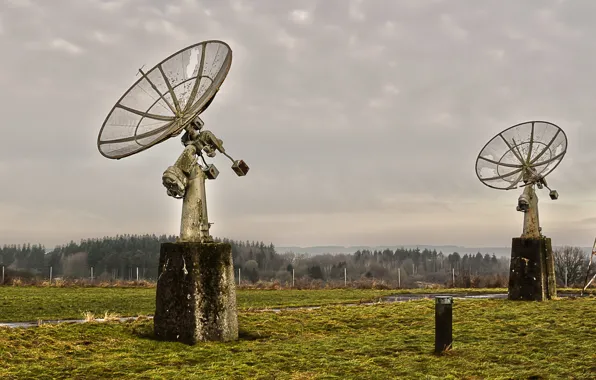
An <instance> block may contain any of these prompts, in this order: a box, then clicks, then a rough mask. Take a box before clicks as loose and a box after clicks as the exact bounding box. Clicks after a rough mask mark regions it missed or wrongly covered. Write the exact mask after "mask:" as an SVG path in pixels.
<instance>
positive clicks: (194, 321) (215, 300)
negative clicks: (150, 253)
mask: <svg viewBox="0 0 596 380" xmlns="http://www.w3.org/2000/svg"><path fill="white" fill-rule="evenodd" d="M158 276H159V277H158V280H157V295H156V308H155V317H154V330H155V336H156V338H157V339H160V340H167V341H178V342H183V343H186V344H195V343H197V342H201V341H231V340H236V339H238V314H237V311H236V286H235V283H234V266H233V263H232V247H231V245H230V244H227V243H194V242H179V243H163V244H162V245H161V252H160V257H159V269H158Z"/></svg>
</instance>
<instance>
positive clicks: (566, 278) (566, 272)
mask: <svg viewBox="0 0 596 380" xmlns="http://www.w3.org/2000/svg"><path fill="white" fill-rule="evenodd" d="M565 287H567V267H565Z"/></svg>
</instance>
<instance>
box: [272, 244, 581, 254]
mask: <svg viewBox="0 0 596 380" xmlns="http://www.w3.org/2000/svg"><path fill="white" fill-rule="evenodd" d="M416 247H418V248H420V249H421V250H423V249H425V248H426V249H429V250H431V251H432V250H433V249H436V250H437V252H443V254H445V255H448V254H451V253H453V252H458V253H459V254H461V255H463V254H466V253H467V254H476V253H478V252H480V253H482V254H485V253H488V254H489V255H492V254H493V253H494V254H495V255H496V256H497V257H509V256H510V255H511V247H464V246H457V245H400V244H396V245H378V246H365V245H354V246H348V247H344V246H340V245H323V246H314V247H276V251H277V252H278V253H286V252H294V253H301V254H307V255H320V254H325V253H330V254H338V253H354V252H356V251H357V250H364V249H367V250H370V251H374V250H381V251H382V250H384V249H391V250H395V249H396V248H406V249H415V248H416ZM553 248H556V247H553ZM581 248H582V249H583V250H584V251H585V252H586V253H589V252H591V251H592V247H581Z"/></svg>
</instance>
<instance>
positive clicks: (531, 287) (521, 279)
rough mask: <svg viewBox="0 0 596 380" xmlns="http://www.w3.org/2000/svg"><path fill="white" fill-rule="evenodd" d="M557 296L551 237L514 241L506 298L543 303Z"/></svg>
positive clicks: (514, 239) (515, 239) (516, 239)
mask: <svg viewBox="0 0 596 380" xmlns="http://www.w3.org/2000/svg"><path fill="white" fill-rule="evenodd" d="M556 296H557V288H556V281H555V266H554V258H553V253H552V246H551V240H550V238H542V239H526V238H513V241H512V244H511V264H510V270H509V299H510V300H524V301H544V300H547V299H551V298H553V297H556Z"/></svg>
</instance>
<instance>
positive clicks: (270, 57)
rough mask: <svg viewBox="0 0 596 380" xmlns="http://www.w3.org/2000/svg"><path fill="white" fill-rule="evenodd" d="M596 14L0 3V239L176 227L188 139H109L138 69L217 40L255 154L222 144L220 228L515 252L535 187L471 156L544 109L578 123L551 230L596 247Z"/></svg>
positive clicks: (280, 240) (227, 131) (563, 239)
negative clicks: (238, 166) (507, 185)
mask: <svg viewBox="0 0 596 380" xmlns="http://www.w3.org/2000/svg"><path fill="white" fill-rule="evenodd" d="M166 4H167V5H166ZM595 17H596V2H594V1H593V0H584V1H580V0H576V1H562V0H559V1H555V0H548V1H546V0H534V1H530V0H528V1H523V2H521V1H514V0H510V1H502V0H492V1H489V0H486V1H479V0H468V1H463V0H449V1H447V0H443V1H440V0H393V1H390V0H377V1H373V0H369V1H366V0H361V1H353V0H351V1H347V0H319V1H314V0H300V1H297V0H284V1H279V0H258V1H242V0H211V1H207V0H174V1H168V2H165V1H158V0H112V1H102V0H52V1H47V0H43V1H42V0H2V1H1V3H0V52H1V53H0V54H1V58H2V59H0V87H1V88H2V91H1V92H0V100H1V101H0V115H2V122H1V124H0V131H1V133H0V175H1V176H2V177H1V178H2V180H1V181H0V244H3V243H21V242H27V241H28V242H32V243H33V242H41V243H44V244H46V246H50V247H51V246H53V245H55V244H60V243H63V242H67V241H69V240H71V239H73V240H79V239H81V238H86V237H101V236H105V235H114V234H117V233H172V234H175V233H178V230H179V219H180V211H181V204H182V202H181V201H179V200H176V199H173V198H170V197H168V196H167V195H166V191H165V189H164V188H163V186H162V185H161V175H162V173H163V171H164V170H165V169H166V168H167V167H168V166H169V165H171V164H172V163H173V162H174V161H175V159H176V158H177V156H178V154H179V153H180V152H181V149H182V146H181V144H180V141H179V140H178V138H175V139H171V140H169V141H167V142H164V143H162V144H159V145H157V146H155V147H153V148H152V149H150V150H148V151H144V152H141V153H139V154H138V155H135V156H131V157H128V158H125V159H122V160H119V161H116V160H109V159H106V158H104V157H103V156H101V155H100V153H99V152H98V150H97V146H96V139H97V133H98V131H99V128H100V127H101V125H102V123H103V121H104V119H105V117H106V116H107V114H108V112H109V111H110V109H111V107H112V105H113V103H114V102H115V101H116V100H117V99H118V98H120V96H121V95H122V94H123V93H124V91H126V89H127V88H128V87H129V86H130V85H131V84H132V83H134V81H135V80H136V79H138V78H137V77H136V74H137V70H138V69H139V68H140V67H141V66H143V65H146V66H145V67H146V68H150V67H152V66H153V65H155V64H156V63H157V62H159V61H160V60H161V59H163V58H165V57H166V56H168V55H170V54H172V53H174V52H175V51H177V50H179V49H182V48H184V47H186V46H187V45H190V44H193V43H196V42H200V41H203V40H208V39H221V40H224V41H226V42H227V43H228V44H229V45H230V46H231V48H232V50H233V63H232V67H231V70H230V73H229V75H228V77H227V79H226V81H225V83H224V84H223V86H222V88H221V90H220V92H219V94H218V95H217V97H216V99H215V101H214V102H213V103H212V105H211V106H210V108H209V109H208V110H207V111H206V112H205V113H204V114H203V117H202V118H203V120H204V121H205V123H206V128H208V129H210V130H212V131H213V132H214V133H216V134H217V135H218V136H219V137H220V138H222V139H223V140H224V142H225V147H226V149H227V151H228V152H229V153H231V154H232V156H234V157H237V158H242V159H244V160H245V161H246V162H247V163H248V164H249V165H250V167H251V170H250V172H249V174H248V175H247V176H246V177H242V178H240V177H237V176H236V175H235V174H234V173H233V172H232V171H231V170H230V169H229V162H228V161H227V160H226V159H225V158H223V157H216V158H215V164H216V165H217V166H218V168H219V170H220V176H219V178H218V179H217V181H214V182H209V183H208V187H207V192H208V199H209V214H210V215H209V216H210V219H211V221H212V222H214V223H215V224H214V226H213V227H212V234H213V235H216V236H226V237H231V238H237V239H251V240H264V241H266V242H269V241H271V242H273V243H274V244H276V245H302V246H308V245H323V244H338V245H356V244H370V245H377V244H379V245H381V244H459V245H468V246H506V245H508V244H510V241H511V238H512V237H514V236H519V234H520V233H521V226H522V220H523V215H522V214H521V213H519V212H517V211H515V206H516V203H517V197H518V196H519V193H520V191H518V190H514V191H499V190H494V189H491V188H488V187H486V186H484V185H483V184H482V183H480V182H479V181H478V179H477V178H476V174H475V172H474V163H475V159H476V156H477V154H478V153H479V151H480V149H481V148H482V146H483V145H484V144H485V143H486V142H487V141H488V140H489V139H490V138H491V137H492V136H493V135H494V134H496V133H498V132H499V131H501V130H502V129H505V128H507V127H509V126H511V125H513V124H517V123H519V122H523V121H527V120H533V119H539V120H548V121H551V122H553V123H555V124H558V125H559V126H561V127H562V128H563V129H564V130H565V132H566V134H567V136H568V138H569V150H568V153H567V156H566V157H565V159H564V160H563V162H562V163H561V164H560V165H559V167H558V168H557V169H556V170H555V171H554V172H553V174H551V175H550V176H549V184H550V185H552V187H554V188H555V189H557V190H558V191H559V194H560V198H559V200H557V201H551V200H550V199H549V198H548V193H547V191H541V192H540V193H539V196H540V197H541V198H540V199H541V203H540V204H541V209H540V216H541V223H542V226H543V232H544V233H545V234H546V235H548V236H550V237H552V238H553V243H554V244H556V245H559V244H574V245H591V243H592V241H593V239H594V235H595V233H596V191H595V190H594V188H593V187H594V184H595V183H596V149H594V148H593V144H594V141H596V128H595V126H594V124H593V120H594V119H595V118H596V75H594V73H595V68H596V39H594V36H595V35H596V24H595V23H594V18H595Z"/></svg>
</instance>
